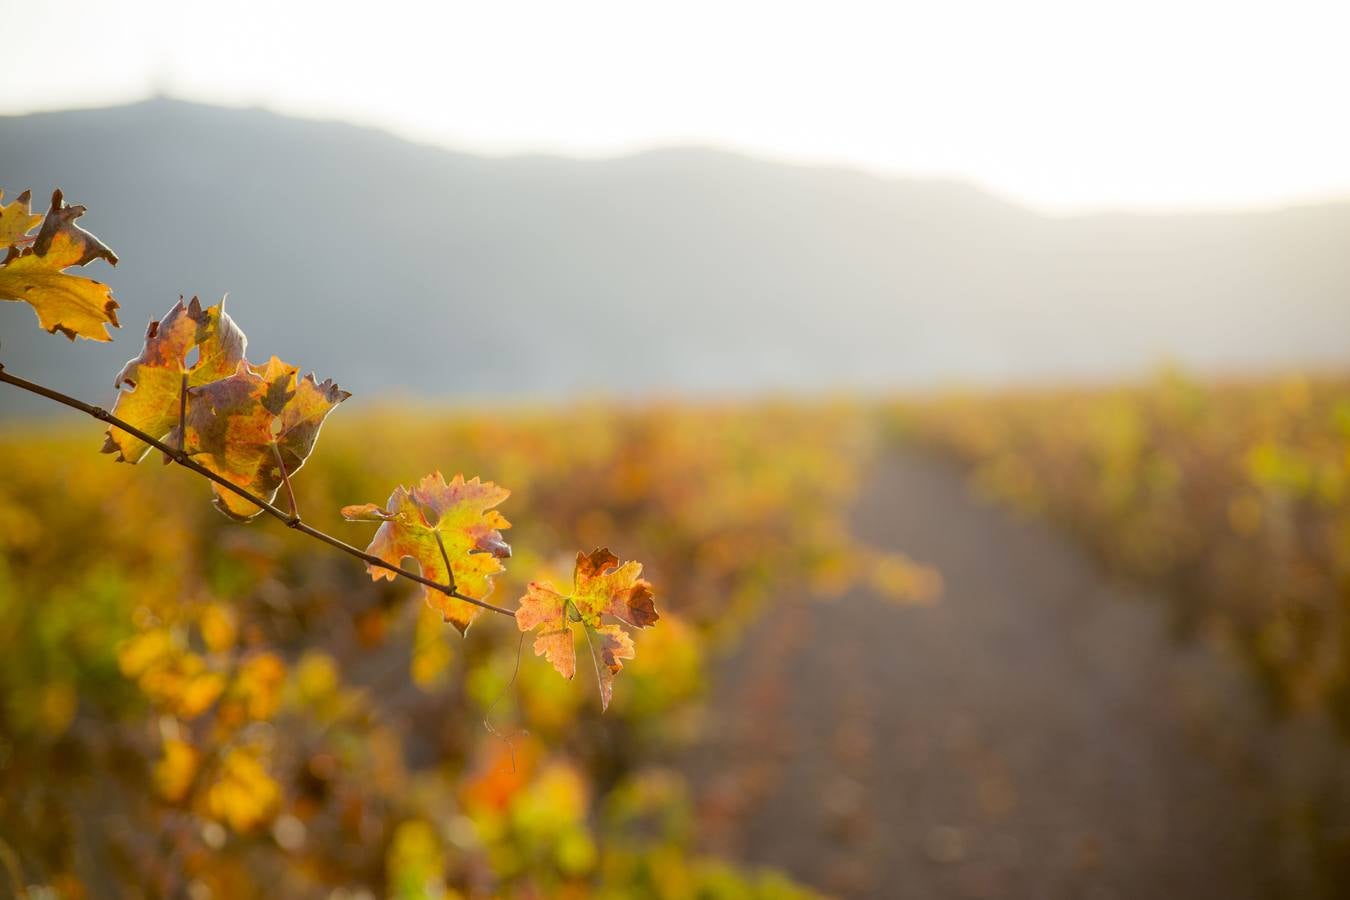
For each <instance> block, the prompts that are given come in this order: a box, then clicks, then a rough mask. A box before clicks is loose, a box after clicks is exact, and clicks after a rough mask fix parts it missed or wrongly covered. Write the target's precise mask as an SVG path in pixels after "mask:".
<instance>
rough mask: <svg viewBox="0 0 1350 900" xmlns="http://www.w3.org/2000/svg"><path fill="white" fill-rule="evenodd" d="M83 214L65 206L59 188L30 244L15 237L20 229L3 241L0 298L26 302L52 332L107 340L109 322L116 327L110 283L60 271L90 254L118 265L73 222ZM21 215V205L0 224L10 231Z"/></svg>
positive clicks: (81, 262)
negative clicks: (18, 241) (11, 238)
mask: <svg viewBox="0 0 1350 900" xmlns="http://www.w3.org/2000/svg"><path fill="white" fill-rule="evenodd" d="M14 205H17V202H16V204H11V207H12V206H14ZM83 214H84V207H83V206H66V205H65V204H64V203H63V202H62V200H61V192H60V191H56V192H55V193H53V194H52V205H51V209H49V210H48V211H47V215H46V217H45V218H44V219H43V221H42V228H41V229H40V230H39V231H38V234H37V237H36V238H35V239H34V240H33V243H32V245H31V246H29V247H24V248H22V249H21V248H20V247H19V246H18V243H17V237H21V235H19V236H16V238H15V239H14V240H10V241H8V242H7V244H6V254H5V257H4V260H3V261H0V300H14V301H19V302H23V303H27V304H29V305H30V306H32V307H33V309H34V311H36V312H37V316H38V324H40V325H41V326H42V327H43V328H45V329H46V330H47V331H50V332H52V333H53V334H55V333H56V332H58V331H59V332H61V333H62V334H64V335H65V336H66V337H68V338H70V339H71V340H72V341H73V340H75V338H77V337H82V338H88V339H89V340H91V341H108V340H112V337H111V335H110V334H109V332H108V326H109V325H111V326H112V327H114V328H116V327H118V322H117V301H116V300H114V299H113V298H112V291H111V289H109V288H108V286H107V285H105V284H101V283H100V282H97V281H93V280H92V279H89V278H81V277H79V276H78V275H67V274H66V272H65V270H66V269H69V268H73V267H75V266H83V265H85V264H86V263H90V262H92V261H94V260H95V259H104V260H107V261H108V262H109V263H111V264H112V265H117V256H116V255H115V254H114V253H113V252H112V251H111V250H109V249H108V247H107V246H106V245H104V243H103V242H102V241H100V240H99V239H98V238H96V237H94V236H93V235H92V234H90V233H89V232H87V231H85V230H84V229H83V228H80V227H79V226H78V225H76V224H75V220H76V219H78V218H79V217H80V216H81V215H83ZM24 215H25V210H24V209H22V208H21V209H19V210H17V211H16V212H15V213H13V214H9V213H6V215H5V220H4V221H5V224H4V225H3V226H0V227H3V229H4V230H5V231H6V232H13V231H14V230H16V229H17V228H18V227H20V225H21V224H22V220H23V218H24ZM11 218H12V219H13V221H12V222H11ZM29 227H31V225H30V226H29Z"/></svg>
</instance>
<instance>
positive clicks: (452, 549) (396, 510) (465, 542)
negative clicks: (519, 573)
mask: <svg viewBox="0 0 1350 900" xmlns="http://www.w3.org/2000/svg"><path fill="white" fill-rule="evenodd" d="M510 495H511V492H510V491H508V490H506V489H505V488H502V487H498V486H497V485H495V484H493V483H492V482H490V481H481V482H480V481H479V480H478V479H477V478H473V479H470V480H469V481H465V480H464V476H463V475H456V476H455V477H454V478H453V479H451V480H450V481H446V480H445V476H443V475H442V474H441V473H440V472H436V473H435V474H432V475H428V476H427V477H426V478H423V479H422V480H421V481H420V482H419V483H418V484H417V486H416V487H414V488H413V489H412V490H408V489H407V488H404V487H403V486H402V485H400V486H398V487H397V488H395V489H394V492H393V493H392V494H391V495H390V496H389V501H388V502H387V503H386V504H385V505H384V506H383V507H379V506H376V505H375V504H373V503H365V504H360V505H355V506H346V507H343V509H342V515H343V517H344V518H346V519H348V520H349V521H353V522H373V521H376V522H380V523H381V524H380V527H379V529H378V530H377V531H376V532H375V538H374V539H373V540H372V541H371V542H370V546H369V547H368V548H367V551H366V552H368V553H371V554H374V555H375V556H378V557H379V558H380V559H382V560H384V561H385V562H388V563H389V564H390V565H394V566H402V565H403V560H404V559H408V558H411V559H414V560H416V561H417V565H418V566H419V567H420V569H421V573H422V575H423V576H425V577H427V578H430V579H431V580H432V581H435V582H437V583H439V584H449V580H450V579H449V575H448V573H447V572H446V568H445V559H446V557H448V558H449V560H450V567H451V572H452V573H453V575H454V586H455V588H456V589H457V590H458V591H459V592H460V593H462V594H465V595H466V596H469V597H474V598H476V599H479V600H484V599H486V598H487V596H488V595H489V594H490V593H491V592H492V576H494V575H496V574H497V573H498V572H501V571H502V568H503V567H502V564H501V559H503V558H505V557H508V556H510V555H511V547H510V546H509V545H508V544H507V543H506V542H505V541H504V540H502V534H501V529H503V528H510V527H511V523H510V522H508V521H506V519H505V518H504V517H503V516H502V514H501V513H499V512H497V511H496V510H495V509H494V508H493V507H495V506H497V505H498V504H500V503H501V502H502V501H503V500H505V499H506V498H507V497H509V496H510ZM438 535H439V537H440V540H439V541H438V540H437V536H438ZM442 544H443V545H444V551H445V552H444V555H442V552H441V551H442V547H441V545H442ZM366 568H367V570H369V572H370V577H371V578H373V579H375V580H379V579H381V578H387V579H389V580H391V581H392V580H393V579H394V578H395V577H396V576H395V575H394V573H393V572H391V571H390V570H388V569H384V568H381V567H379V566H371V565H367V566H366ZM423 595H424V596H425V598H426V601H427V605H428V606H430V607H431V608H432V609H435V610H437V611H438V612H440V613H441V615H442V616H443V617H444V618H445V620H446V621H447V622H450V623H452V624H453V625H454V626H455V627H456V628H458V629H459V630H460V632H464V631H466V630H467V629H468V627H469V624H470V623H471V622H472V621H473V620H474V617H475V616H477V614H478V612H479V608H478V607H477V606H474V605H473V604H471V603H466V602H465V601H463V600H460V599H458V598H456V597H451V596H449V595H447V594H445V593H443V592H441V591H438V590H436V589H435V588H430V587H424V588H423Z"/></svg>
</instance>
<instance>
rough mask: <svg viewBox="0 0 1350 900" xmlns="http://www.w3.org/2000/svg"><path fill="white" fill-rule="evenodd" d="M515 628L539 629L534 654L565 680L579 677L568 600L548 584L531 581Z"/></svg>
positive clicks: (521, 603) (518, 613)
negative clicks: (543, 659)
mask: <svg viewBox="0 0 1350 900" xmlns="http://www.w3.org/2000/svg"><path fill="white" fill-rule="evenodd" d="M516 626H517V627H518V628H520V630H521V631H530V630H532V629H534V628H540V632H539V635H538V636H537V637H536V638H535V639H534V655H535V656H542V657H544V658H545V659H547V660H548V661H549V662H550V663H552V664H553V668H555V669H557V670H558V674H560V675H562V677H564V678H571V677H572V676H573V675H576V674H577V654H576V648H575V646H574V642H573V635H572V629H571V627H570V626H569V625H568V623H567V598H566V597H564V596H563V595H562V594H559V593H558V592H557V591H555V590H553V588H552V587H551V586H550V585H548V584H541V583H539V582H537V581H532V582H530V585H529V588H528V589H527V590H526V592H525V596H524V597H521V598H520V606H519V607H517V608H516Z"/></svg>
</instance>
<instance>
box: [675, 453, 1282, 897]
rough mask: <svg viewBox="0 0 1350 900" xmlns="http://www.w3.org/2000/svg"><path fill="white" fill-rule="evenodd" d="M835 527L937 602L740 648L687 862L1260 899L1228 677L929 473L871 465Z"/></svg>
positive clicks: (1266, 848)
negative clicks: (918, 579)
mask: <svg viewBox="0 0 1350 900" xmlns="http://www.w3.org/2000/svg"><path fill="white" fill-rule="evenodd" d="M856 526H857V529H858V531H859V533H860V535H861V536H862V537H864V538H865V539H867V540H869V541H870V542H872V543H873V544H875V545H878V546H881V547H884V548H889V549H897V550H903V551H904V552H906V553H908V554H909V555H911V556H912V557H914V558H915V559H918V560H921V561H924V562H927V563H930V564H932V565H935V566H937V567H938V568H939V569H940V570H941V571H942V573H943V576H944V578H945V580H946V590H945V594H944V596H943V599H942V600H941V601H940V602H939V603H937V604H935V605H932V606H928V607H904V606H899V605H896V604H895V603H893V602H888V601H885V600H882V599H879V598H877V597H875V596H873V595H871V594H870V593H869V592H867V591H863V590H860V591H856V592H854V593H851V594H849V595H847V596H844V597H842V598H840V599H838V600H836V601H826V602H794V601H792V600H791V599H790V598H784V599H783V601H782V602H781V603H780V604H776V606H775V613H774V614H773V615H771V616H766V617H765V618H764V619H763V620H762V621H761V622H760V623H758V624H757V625H756V626H754V627H753V628H752V630H751V632H750V634H748V635H747V639H746V641H745V642H744V643H743V644H742V645H741V646H740V648H739V650H738V652H737V653H736V654H735V656H734V658H730V659H728V660H726V661H724V663H722V664H721V667H720V668H719V670H718V671H717V673H716V675H715V682H714V683H715V688H716V695H715V699H714V700H713V701H712V709H711V711H710V715H709V719H708V722H707V729H706V734H707V736H706V738H705V740H704V742H703V743H702V744H701V745H699V746H698V747H696V748H694V749H693V750H692V751H691V752H690V754H689V755H688V757H687V759H686V760H685V761H684V766H685V769H686V770H687V771H688V772H689V773H690V775H691V778H692V780H693V782H694V784H695V788H696V797H697V799H698V803H699V809H700V822H701V829H702V836H703V840H704V844H705V847H706V849H708V850H709V851H711V852H714V853H717V854H719V855H724V856H729V857H732V858H735V859H738V860H741V861H744V862H749V863H752V864H763V865H771V866H775V867H778V868H782V869H784V870H786V871H788V872H789V873H791V874H792V875H794V876H795V877H797V878H798V879H800V880H802V881H804V882H806V883H808V884H811V885H814V886H816V887H817V888H819V889H821V890H823V891H826V892H827V893H830V894H835V895H839V896H844V897H922V898H929V897H931V898H946V897H961V898H967V897H969V898H983V897H1014V898H1022V897H1027V898H1032V897H1035V898H1061V897H1063V898H1069V897H1074V898H1078V897H1081V898H1100V900H1107V898H1200V897H1215V898H1225V900H1240V898H1246V897H1256V896H1263V895H1265V894H1267V893H1269V892H1270V891H1271V890H1272V882H1271V881H1270V879H1269V874H1270V872H1271V870H1272V868H1273V866H1274V864H1273V862H1272V860H1271V858H1270V857H1271V854H1272V853H1273V852H1274V851H1273V850H1272V846H1273V845H1272V844H1271V843H1269V842H1268V840H1267V831H1266V829H1267V827H1268V823H1267V822H1266V821H1265V820H1264V819H1263V816H1265V815H1266V812H1264V811H1263V810H1265V809H1266V807H1265V806H1264V805H1263V799H1262V797H1261V795H1260V789H1259V788H1258V787H1257V785H1256V781H1255V780H1254V778H1253V777H1249V775H1247V774H1244V770H1243V765H1244V763H1243V760H1244V759H1245V758H1246V757H1245V754H1246V752H1247V751H1246V749H1245V748H1244V747H1243V746H1242V744H1243V741H1244V737H1243V736H1244V735H1248V734H1251V733H1253V731H1255V732H1256V733H1259V732H1260V727H1261V722H1260V719H1259V712H1257V711H1256V710H1255V709H1254V708H1252V704H1251V701H1250V699H1249V692H1248V690H1247V688H1246V685H1244V684H1243V683H1242V680H1241V677H1240V675H1239V674H1238V673H1237V672H1236V671H1235V670H1234V667H1233V666H1232V665H1229V664H1228V663H1226V662H1225V661H1223V660H1220V659H1218V658H1216V657H1215V655H1213V654H1212V653H1210V652H1209V651H1206V650H1204V649H1203V648H1202V647H1199V646H1196V645H1194V644H1191V645H1184V644H1179V643H1177V642H1176V641H1175V640H1174V639H1173V638H1172V637H1171V636H1170V635H1169V633H1168V629H1167V625H1166V619H1165V615H1164V609H1163V607H1162V605H1161V603H1160V602H1151V601H1153V600H1154V598H1150V597H1148V596H1141V595H1138V594H1134V593H1131V592H1130V591H1129V590H1127V589H1125V588H1122V587H1120V586H1119V585H1117V584H1114V583H1112V582H1111V581H1110V580H1109V579H1108V578H1107V577H1106V576H1104V575H1103V574H1102V573H1101V572H1100V571H1099V570H1098V569H1097V568H1096V567H1095V566H1094V565H1093V564H1092V563H1091V562H1089V561H1088V560H1087V559H1086V558H1085V556H1084V555H1083V554H1082V553H1080V552H1079V551H1078V550H1077V549H1076V548H1075V547H1074V546H1073V545H1072V544H1071V543H1070V542H1068V541H1066V540H1065V539H1063V538H1062V537H1060V536H1059V535H1057V534H1055V533H1054V532H1052V531H1051V530H1050V529H1048V528H1046V527H1044V526H1041V525H1037V524H1033V523H1028V522H1024V521H1020V520H1017V519H1015V518H1013V517H1011V516H1009V515H1008V514H1006V513H1004V512H1003V511H1001V510H998V509H995V508H991V507H989V506H987V505H984V504H981V503H979V502H977V501H976V500H974V499H972V498H971V497H970V496H969V494H968V492H967V490H966V487H965V483H964V480H963V478H962V477H961V474H960V473H959V472H958V471H957V470H956V469H955V468H954V467H952V466H951V465H949V464H947V463H945V462H943V461H939V460H935V459H933V458H930V457H927V456H925V455H923V454H921V453H918V452H910V451H904V452H900V453H898V454H896V455H893V456H891V457H889V458H888V459H886V460H884V461H883V462H882V463H880V464H879V465H878V466H877V468H876V471H875V472H874V473H873V478H872V482H871V484H870V486H869V488H868V489H867V490H866V491H865V492H864V495H863V497H862V498H861V500H860V505H859V506H858V508H857V510H856Z"/></svg>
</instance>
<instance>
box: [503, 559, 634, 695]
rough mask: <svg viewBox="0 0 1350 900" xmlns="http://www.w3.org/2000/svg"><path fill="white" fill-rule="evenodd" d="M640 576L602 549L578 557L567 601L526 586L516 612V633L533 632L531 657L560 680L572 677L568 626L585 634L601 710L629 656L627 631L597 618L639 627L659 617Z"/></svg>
mask: <svg viewBox="0 0 1350 900" xmlns="http://www.w3.org/2000/svg"><path fill="white" fill-rule="evenodd" d="M641 575H642V564H641V563H637V562H627V563H623V564H620V563H619V558H618V557H617V556H615V555H614V554H613V553H610V552H609V550H608V549H606V548H603V547H602V548H598V549H596V550H593V551H591V552H590V553H589V554H587V553H578V554H577V564H576V570H575V573H574V575H573V578H572V593H571V595H570V596H563V595H562V594H560V593H558V591H556V590H555V589H554V588H553V586H552V585H551V584H548V583H546V582H531V583H530V585H529V588H528V590H527V591H526V593H525V596H524V597H522V598H520V606H519V607H518V608H517V609H516V627H518V628H519V629H520V630H521V631H532V630H534V629H536V628H537V629H539V633H538V635H537V637H536V638H535V641H534V653H535V655H536V656H542V657H544V658H546V659H547V660H548V661H549V662H550V663H552V665H553V668H555V669H557V670H558V672H559V674H561V675H562V676H563V677H564V678H571V677H572V676H573V675H575V674H576V651H575V649H574V646H573V634H572V623H573V622H579V623H580V624H581V626H582V627H583V628H585V629H586V633H587V636H588V638H587V639H588V642H589V643H590V651H591V654H592V661H593V662H594V663H595V672H596V678H597V680H598V681H599V687H600V705H601V709H602V710H603V709H608V708H609V701H610V699H611V698H612V697H613V694H614V676H615V675H617V674H618V673H619V672H620V671H621V670H622V669H623V660H625V659H632V658H633V653H634V651H633V639H632V638H631V637H630V636H629V634H628V632H626V631H624V630H623V628H621V627H620V626H618V625H615V624H613V623H604V622H603V619H602V617H603V616H611V617H613V618H616V619H618V620H619V621H621V622H624V623H626V624H628V625H632V626H634V627H636V628H645V627H646V626H648V625H651V624H654V623H655V622H656V621H657V619H659V618H660V616H659V615H657V612H656V606H655V604H654V602H653V599H652V586H651V583H650V582H648V581H646V580H644V579H643V578H642V577H641ZM597 655H598V658H597Z"/></svg>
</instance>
